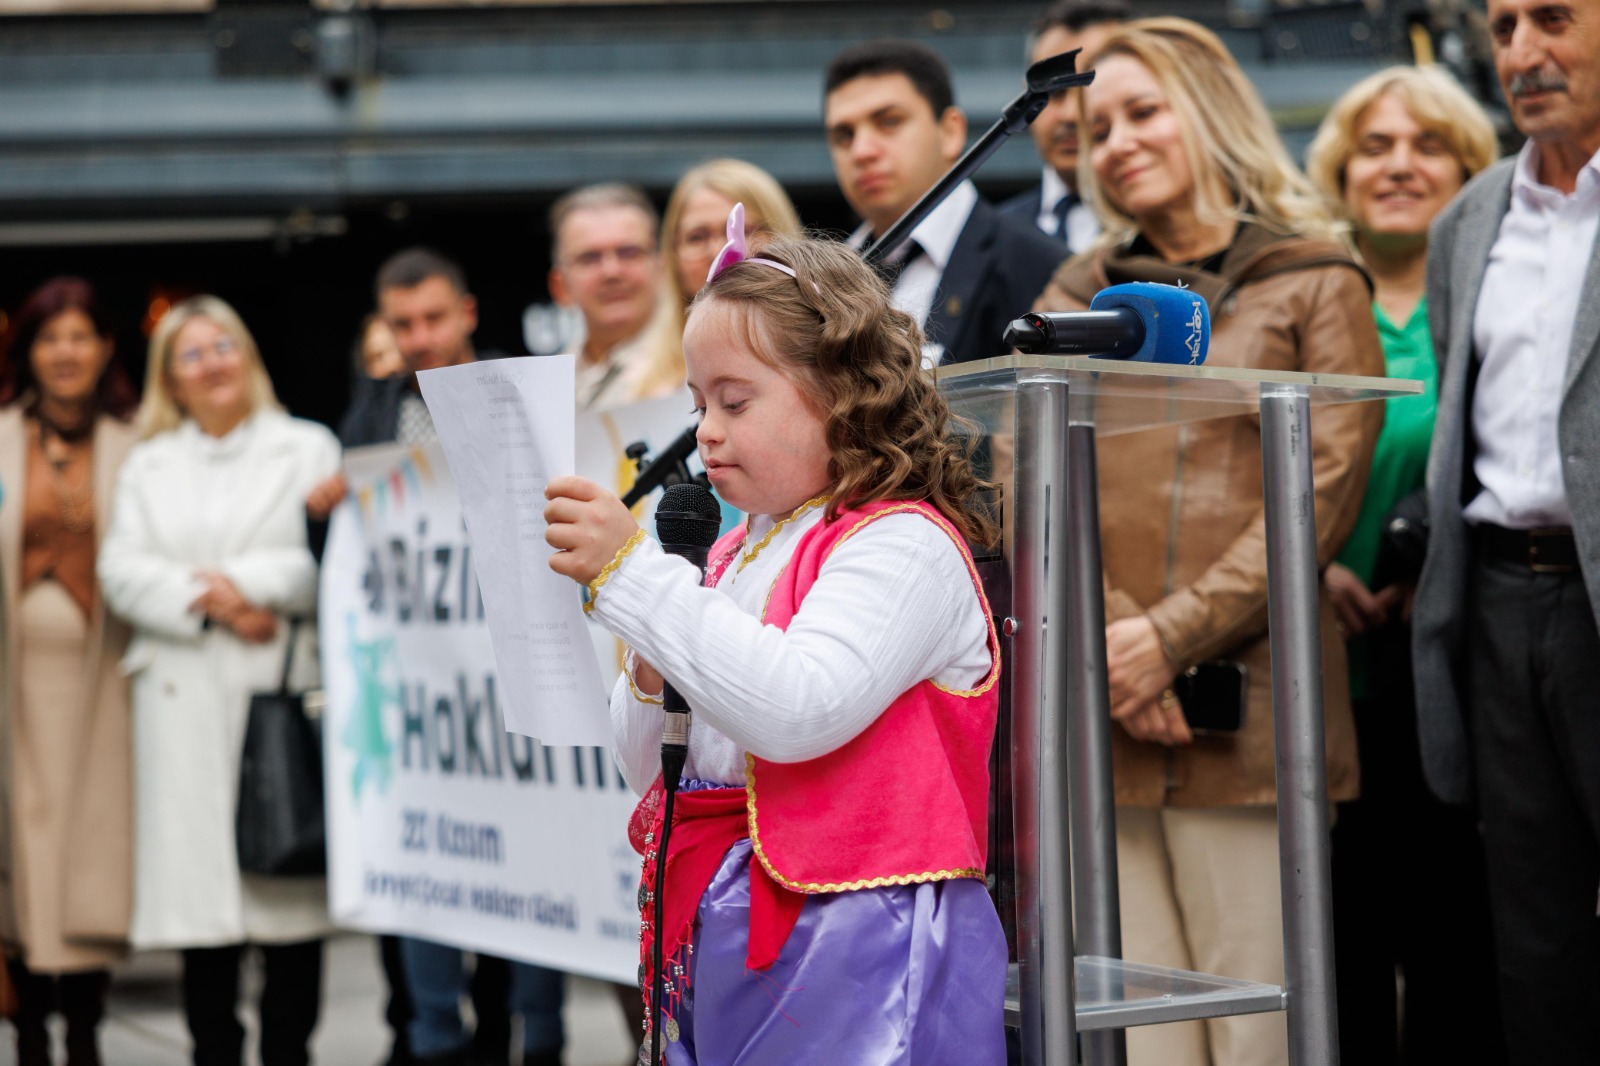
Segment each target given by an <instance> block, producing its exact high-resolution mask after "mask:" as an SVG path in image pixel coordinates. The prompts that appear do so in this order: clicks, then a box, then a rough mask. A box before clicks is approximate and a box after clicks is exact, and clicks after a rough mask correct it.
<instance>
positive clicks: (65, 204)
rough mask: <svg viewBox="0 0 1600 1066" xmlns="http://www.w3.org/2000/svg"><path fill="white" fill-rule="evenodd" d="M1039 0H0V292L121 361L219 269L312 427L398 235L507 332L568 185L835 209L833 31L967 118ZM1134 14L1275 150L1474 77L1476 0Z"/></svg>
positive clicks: (1003, 79)
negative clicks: (922, 55) (715, 172)
mask: <svg viewBox="0 0 1600 1066" xmlns="http://www.w3.org/2000/svg"><path fill="white" fill-rule="evenodd" d="M1043 6H1044V5H1043V2H1042V0H1027V2H1014V0H952V2H947V3H940V4H929V3H925V2H924V3H911V2H902V0H765V2H760V0H730V2H726V3H714V2H700V3H667V2H656V3H612V2H606V0H587V2H564V3H554V2H539V0H511V2H483V0H480V2H476V3H469V2H441V0H431V2H429V0H379V2H377V3H372V4H354V3H349V2H339V0H316V2H311V0H0V308H14V307H15V306H16V304H17V303H18V302H19V301H20V300H21V298H22V297H23V295H24V294H25V293H26V292H27V291H28V290H29V289H31V288H32V287H33V286H34V285H36V284H37V283H38V282H39V281H40V280H42V279H43V278H45V277H47V276H49V275H51V274H54V273H61V272H69V273H80V274H84V275H87V276H89V277H90V278H91V279H92V280H94V281H95V282H96V283H97V284H98V285H99V286H100V287H101V291H102V293H103V295H104V296H105V297H106V298H107V299H108V300H109V301H110V303H111V304H112V308H113V311H114V313H115V314H116V316H117V319H118V321H119V323H120V324H121V326H122V336H120V337H119V346H120V347H121V348H122V350H123V354H124V356H125V357H127V358H129V361H130V362H131V363H132V365H133V369H135V370H136V371H137V370H139V369H140V368H141V367H142V363H143V345H144V338H143V333H142V331H143V330H147V329H148V327H149V326H150V325H151V324H153V322H154V320H155V318H158V317H159V315H160V312H161V311H162V310H164V308H165V306H166V303H167V302H168V301H170V300H172V299H176V298H181V297H182V296H184V295H187V294H189V293H192V292H195V291H210V292H215V293H217V294H219V295H222V296H223V297H224V298H226V299H228V300H229V301H231V302H233V303H234V304H235V305H236V306H237V307H238V308H239V310H240V311H241V313H242V314H243V315H244V318H245V320H246V321H247V322H248V323H249V324H250V326H251V328H252V329H253V330H254V331H255V332H256V334H257V337H258V339H259V340H260V342H261V346H262V349H263V352H264V354H265V355H266V357H267V360H268V363H269V366H270V368H271V370H272V373H273V377H274V379H275V380H276V381H277V382H278V384H279V391H280V393H281V395H282V396H283V399H284V400H285V402H286V403H287V404H288V405H289V406H290V408H291V410H293V411H295V412H296V413H299V414H304V415H307V416H310V417H314V418H319V419H322V420H325V421H328V420H333V419H336V418H337V417H338V415H339V413H340V412H341V411H342V410H343V408H344V404H345V400H346V396H347V390H348V380H349V366H350V360H349V350H350V345H351V343H352V341H353V339H354V333H355V330H356V326H357V323H358V321H359V320H360V318H361V317H362V315H363V314H364V313H365V312H366V311H367V310H369V308H370V306H371V295H370V286H371V278H372V273H373V270H374V269H375V267H376V266H377V264H378V263H379V262H380V261H381V260H382V259H383V258H384V257H385V256H386V255H387V254H389V253H390V252H392V251H394V250H395V249H397V248H399V247H402V246H405V245H408V244H413V243H428V244H432V245H435V246H437V247H438V248H440V249H441V250H442V251H445V252H446V253H448V254H451V255H453V256H455V257H456V258H458V259H460V260H461V261H462V263H463V265H464V266H465V267H466V269H467V273H468V277H469V279H470V281H471V285H472V288H473V289H474V291H475V292H476V294H477V295H478V297H479V299H480V301H481V305H482V312H483V321H482V326H481V327H480V331H479V335H478V340H479V347H480V348H481V349H499V350H503V351H512V352H521V351H522V350H524V339H525V338H524V335H523V326H522V322H523V314H524V310H525V308H527V307H528V306H529V305H530V304H537V303H540V302H542V301H545V300H546V299H547V295H546V291H545V274H546V271H547V269H548V267H549V246H548V238H547V235H546V233H545V226H544V213H545V210H546V208H547V207H548V205H549V203H550V202H551V200H552V199H554V197H555V196H556V195H558V194H559V193H560V192H561V191H562V190H564V189H567V188H570V187H572V186H573V185H577V184H581V183H584V182H591V181H602V180H607V181H609V180H623V181H633V182H637V183H639V184H641V185H643V186H645V188H646V189H647V190H648V191H649V192H650V193H651V195H652V196H653V197H655V198H656V199H657V202H658V203H659V202H660V201H662V200H664V199H665V195H666V192H667V191H668V189H669V188H670V187H671V185H672V183H673V182H674V181H675V180H676V179H677V177H678V175H679V174H681V173H682V172H683V171H684V170H685V169H687V168H688V167H690V166H692V165H694V164H695V163H698V162H700V161H702V160H704V159H707V158H710V157H713V156H720V155H731V156H736V157H739V158H743V159H747V160H750V161H751V162H754V163H757V164H759V165H760V166H762V167H764V168H766V169H767V170H769V171H770V172H772V173H773V174H774V175H776V176H777V177H778V179H779V180H780V181H782V182H783V183H784V184H785V185H786V187H787V188H788V189H789V191H790V193H791V195H792V196H793V198H794V200H795V202H796V204H797V205H798V207H799V208H800V212H801V217H802V219H803V220H804V221H805V222H806V223H807V224H809V225H811V226H816V227H823V228H832V229H841V230H842V229H846V228H849V227H850V226H851V225H853V223H854V220H853V218H852V217H851V215H850V212H849V209H848V207H847V206H846V205H845V203H844V201H843V199H842V198H841V197H840V195H839V193H838V191H837V189H836V187H835V185H834V181H833V175H832V170H831V167H830V164H829V160H828V154H827V150H826V146H825V144H824V142H823V138H822V131H821V88H820V82H821V77H822V70H823V68H824V67H825V65H826V64H827V62H828V60H829V59H830V58H831V57H832V56H833V54H834V53H835V52H837V51H838V50H839V49H840V48H841V47H843V46H844V45H846V44H848V43H850V42H853V41H858V40H864V39H867V38H871V37H877V36H904V37H914V38H919V39H922V40H925V41H927V42H928V43H930V44H932V45H933V46H934V47H936V48H937V49H938V50H939V51H940V52H941V53H942V54H943V55H944V56H945V57H946V58H947V59H948V60H949V62H950V63H951V65H952V67H953V70H954V74H955V79H956V86H957V94H958V103H960V104H961V105H962V106H963V107H964V108H965V109H966V111H967V113H968V116H969V120H970V123H971V126H972V128H973V130H974V135H975V134H976V132H978V131H981V130H982V129H983V128H985V127H987V126H988V125H989V124H990V123H991V122H993V121H994V119H995V118H996V116H997V115H998V113H999V109H1000V108H1001V107H1002V106H1003V105H1004V104H1005V103H1006V102H1008V101H1009V100H1010V99H1011V98H1012V97H1014V96H1015V95H1016V94H1017V92H1018V91H1019V90H1020V88H1021V73H1022V69H1023V53H1024V37H1025V34H1026V31H1027V28H1028V26H1029V24H1030V23H1031V22H1032V20H1033V19H1034V18H1035V17H1036V16H1037V14H1038V13H1039V10H1040V9H1041V8H1042V7H1043ZM1136 7H1138V8H1139V9H1140V10H1141V12H1142V13H1143V12H1146V11H1147V12H1148V13H1149V14H1176V15H1184V16H1188V17H1191V18H1194V19H1197V20H1198V21H1201V22H1203V23H1205V24H1207V25H1209V26H1211V27H1212V28H1213V29H1215V30H1217V31H1219V32H1220V33H1221V34H1222V36H1223V38H1224V40H1225V41H1226V42H1227V44H1228V45H1229V47H1230V48H1231V49H1232V50H1233V51H1234V53H1235V55H1237V56H1238V57H1239V59H1240V60H1241V62H1242V63H1243V65H1244V66H1245V69H1246V70H1247V72H1249V74H1250V75H1251V77H1252V78H1253V79H1254V80H1255V83H1256V85H1257V86H1258V87H1259V88H1260V90H1261V92H1262V95H1263V96H1264V97H1265V99H1266V101H1267V104H1268V106H1269V107H1270V108H1271V109H1272V111H1273V113H1274V115H1275V117H1276V118H1277V120H1278V123H1279V126H1280V128H1281V129H1282V130H1283V132H1284V135H1285V138H1286V139H1287V140H1288V141H1289V142H1290V145H1291V148H1292V149H1294V150H1296V151H1297V152H1298V149H1299V147H1300V146H1302V145H1303V144H1304V142H1305V140H1306V139H1308V138H1309V135H1310V131H1311V130H1312V129H1313V128H1314V127H1315V125H1316V123H1317V122H1318V121H1319V120H1320V119H1321V117H1322V114H1323V111H1324V110H1325V109H1326V106H1327V104H1328V103H1329V102H1331V101H1332V100H1333V98H1334V97H1335V96H1337V95H1338V93H1339V92H1340V91H1342V90H1343V89H1344V88H1345V87H1347V86H1348V85H1349V84H1351V83H1352V82H1353V81H1354V80H1356V79H1357V78H1358V77H1360V76H1362V75H1364V74H1365V73H1367V72H1369V71H1371V70H1374V69H1376V68H1378V67H1380V66H1383V65H1387V64H1388V63H1392V62H1396V61H1400V62H1405V61H1410V60H1411V59H1412V58H1413V57H1414V56H1415V55H1416V54H1417V52H1418V49H1422V50H1425V51H1427V52H1428V53H1429V54H1430V55H1431V54H1434V53H1439V54H1441V58H1444V59H1446V60H1448V61H1450V62H1451V63H1452V65H1454V66H1456V67H1457V68H1458V70H1459V71H1460V73H1461V74H1462V76H1463V78H1464V80H1467V81H1468V83H1469V87H1474V88H1479V89H1481V90H1482V91H1484V92H1487V91H1489V90H1488V88H1487V83H1488V80H1490V79H1487V77H1486V73H1485V71H1484V70H1483V69H1481V64H1479V63H1477V62H1475V60H1474V53H1473V48H1472V46H1471V41H1472V33H1471V28H1470V23H1471V20H1472V18H1473V14H1474V10H1475V9H1477V8H1481V3H1480V4H1474V3H1471V2H1469V0H1462V2H1449V0H1445V2H1440V0H1434V2H1432V3H1428V2H1424V0H1414V2H1384V0H1370V2H1367V3H1362V2H1336V3H1328V4H1307V5H1300V4H1281V3H1275V2H1273V0H1156V2H1150V0H1144V2H1136ZM1037 173H1038V161H1037V157H1036V156H1035V155H1034V152H1033V147H1032V144H1031V143H1030V142H1029V140H1028V139H1027V138H1025V137H1018V138H1013V140H1012V142H1011V143H1010V144H1009V145H1008V146H1007V147H1006V148H1005V149H1004V150H1003V151H1002V152H1001V153H1000V155H998V156H997V157H996V158H995V159H994V160H993V161H991V162H990V163H989V165H988V166H987V167H986V168H985V169H984V170H983V171H982V173H981V174H980V176H979V185H980V187H982V188H983V189H984V191H985V192H987V193H989V194H990V195H992V196H994V197H999V196H1003V195H1005V194H1008V193H1010V192H1012V191H1014V190H1016V189H1019V188H1021V187H1022V186H1024V185H1026V184H1028V183H1029V182H1030V181H1033V180H1036V179H1037Z"/></svg>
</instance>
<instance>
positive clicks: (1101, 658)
mask: <svg viewBox="0 0 1600 1066" xmlns="http://www.w3.org/2000/svg"><path fill="white" fill-rule="evenodd" d="M1092 402H1093V401H1092V400H1090V401H1089V403H1092ZM1080 403H1081V401H1075V402H1074V406H1075V407H1076V406H1079V404H1080ZM1085 406H1086V405H1085ZM1067 433H1068V444H1067V466H1068V474H1067V477H1068V481H1069V488H1068V494H1069V499H1068V502H1069V510H1070V514H1069V516H1068V526H1067V554H1068V566H1069V570H1070V575H1069V580H1068V592H1069V594H1070V595H1071V597H1072V602H1071V605H1070V610H1069V613H1068V615H1067V632H1066V645H1067V671H1068V674H1067V721H1068V724H1069V729H1070V731H1071V738H1072V739H1071V744H1070V745H1069V751H1070V759H1071V767H1072V769H1071V772H1070V774H1069V775H1068V782H1069V785H1070V789H1071V796H1072V800H1071V804H1072V806H1071V820H1072V901H1073V910H1074V916H1075V919H1076V924H1077V947H1078V950H1079V951H1080V952H1082V953H1083V954H1085V955H1101V956H1104V957H1106V958H1110V959H1120V958H1122V908H1121V905H1120V903H1119V902H1118V899H1117V814H1116V794H1115V790H1114V788H1113V787H1112V780H1111V699H1110V695H1109V693H1108V692H1107V690H1106V639H1105V631H1106V603H1105V588H1104V585H1103V582H1102V580H1101V572H1102V571H1101V565H1100V488H1099V475H1098V471H1097V469H1096V450H1095V441H1094V424H1093V422H1092V420H1075V421H1074V424H1073V425H1072V426H1071V428H1070V429H1068V431H1067ZM1127 1061H1128V1044H1127V1035H1126V1033H1124V1031H1123V1030H1121V1029H1101V1030H1094V1031H1089V1032H1085V1033H1084V1034H1083V1062H1084V1066H1123V1064H1124V1063H1126V1062H1127Z"/></svg>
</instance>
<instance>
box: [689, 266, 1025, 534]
mask: <svg viewBox="0 0 1600 1066" xmlns="http://www.w3.org/2000/svg"><path fill="white" fill-rule="evenodd" d="M754 254H756V255H758V256H760V257H761V258H763V259H770V260H772V261H774V262H778V263H782V264H784V265H785V266H787V267H789V268H791V269H792V270H793V271H794V273H795V276H794V277H792V278H791V277H790V276H789V275H788V274H786V273H784V272H783V271H780V270H775V269H773V268H772V267H770V266H767V265H764V264H761V263H751V262H749V261H745V262H742V263H737V264H735V265H733V266H732V267H729V268H728V269H726V270H724V271H723V272H722V273H721V274H718V275H717V276H716V277H715V278H712V279H711V280H710V281H709V282H707V284H706V287H705V288H704V289H702V290H701V291H700V294H699V295H698V296H697V297H696V298H695V301H694V304H693V305H692V306H691V307H690V311H689V313H690V315H691V316H692V315H693V314H694V313H695V311H696V310H698V309H699V308H700V307H702V306H704V305H705V304H707V303H709V302H711V301H718V302H723V303H727V304H731V305H733V306H734V307H735V308H736V309H737V310H738V312H739V316H738V318H737V319H736V322H737V324H736V326H735V328H737V329H740V330H741V331H742V332H743V333H744V337H743V340H744V343H745V344H746V346H747V347H748V348H749V349H750V350H751V351H753V352H755V353H756V354H757V355H758V356H759V357H760V358H762V359H763V360H765V361H766V362H767V363H769V365H771V366H773V367H774V368H776V369H777V370H779V371H781V372H783V373H785V374H787V375H788V376H789V377H790V378H791V380H793V381H794V382H795V385H796V387H797V388H799V390H800V393H801V395H802V396H804V397H805V398H806V399H807V401H808V402H809V403H810V404H811V405H812V408H813V410H814V411H815V412H816V413H817V415H818V417H819V418H821V419H822V422H823V429H824V434H825V439H826V440H827V443H828V451H829V453H830V454H831V456H832V459H831V461H830V463H829V469H828V473H829V476H830V477H831V478H832V480H833V483H834V489H833V498H832V499H831V500H830V501H829V504H828V515H827V517H828V520H829V521H832V520H833V519H834V518H836V517H838V514H839V512H840V511H842V510H844V509H846V508H850V507H859V506H861V505H863V504H868V503H873V502H876V501H878V500H918V501H922V502H926V503H928V504H929V505H931V506H932V507H934V508H935V509H936V510H938V511H939V512H940V513H941V514H943V515H944V516H945V517H946V518H948V519H949V520H950V522H951V523H952V524H953V525H954V526H955V527H956V529H957V530H958V531H959V532H960V533H961V535H962V536H964V537H966V538H967V540H968V541H970V542H972V543H974V544H992V543H994V541H995V540H996V537H997V531H996V529H995V526H994V524H993V523H992V522H991V521H990V520H989V519H988V518H987V517H986V516H985V515H984V514H983V513H982V512H981V511H979V510H977V509H976V500H975V497H976V495H977V493H978V492H979V491H981V490H984V489H987V488H989V487H990V486H989V485H988V484H987V483H985V482H983V481H981V480H980V479H979V478H978V476H977V474H976V473H975V472H974V470H973V466H972V463H971V460H970V458H969V455H970V451H971V445H972V443H973V438H972V436H971V434H960V435H953V434H951V433H950V432H949V429H950V427H951V424H952V421H954V420H953V418H952V416H951V413H950V409H949V407H948V406H947V405H946V404H945V401H944V397H942V396H940V395H939V392H938V390H937V389H935V388H934V386H933V382H932V381H931V380H929V378H928V376H927V375H926V374H924V373H923V372H922V330H921V329H920V328H918V326H917V324H916V322H915V321H913V320H912V318H911V317H910V316H909V315H907V314H905V313H904V312H902V311H898V310H896V309H895V308H894V307H892V306H890V304H889V291H888V288H887V287H886V286H885V285H884V283H883V280H882V279H881V278H879V277H878V275H877V274H875V273H874V272H873V271H872V269H871V268H869V267H868V266H867V265H866V264H865V263H863V262H862V261H861V258H860V257H859V256H858V255H857V254H856V253H855V252H853V251H851V250H850V249H849V248H846V247H845V246H844V245H842V244H839V243H838V242H836V241H831V240H819V239H808V238H803V237H801V238H774V239H772V240H769V241H763V242H762V243H761V245H760V247H759V248H758V249H756V250H754Z"/></svg>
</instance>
